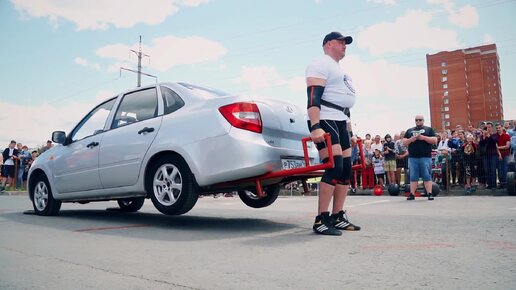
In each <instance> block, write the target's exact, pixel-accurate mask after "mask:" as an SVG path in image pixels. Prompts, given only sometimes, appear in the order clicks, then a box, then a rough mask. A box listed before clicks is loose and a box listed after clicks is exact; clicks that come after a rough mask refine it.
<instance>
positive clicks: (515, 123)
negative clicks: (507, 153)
mask: <svg viewBox="0 0 516 290" xmlns="http://www.w3.org/2000/svg"><path fill="white" fill-rule="evenodd" d="M505 123H506V124H507V127H509V122H505ZM504 127H505V125H504ZM507 127H506V129H505V130H506V131H507V132H506V133H507V134H509V136H510V137H511V138H512V137H514V136H516V120H514V121H512V129H510V128H507Z"/></svg>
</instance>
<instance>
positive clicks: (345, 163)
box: [339, 157, 351, 185]
mask: <svg viewBox="0 0 516 290" xmlns="http://www.w3.org/2000/svg"><path fill="white" fill-rule="evenodd" d="M350 179H351V157H344V158H342V173H341V175H340V178H339V180H340V182H341V183H342V184H344V185H349V183H350V182H349V181H350Z"/></svg>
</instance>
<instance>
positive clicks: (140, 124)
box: [28, 82, 317, 215]
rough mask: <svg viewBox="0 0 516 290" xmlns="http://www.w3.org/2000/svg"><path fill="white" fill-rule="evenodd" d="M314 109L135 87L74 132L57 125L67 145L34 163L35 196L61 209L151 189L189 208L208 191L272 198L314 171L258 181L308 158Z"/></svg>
mask: <svg viewBox="0 0 516 290" xmlns="http://www.w3.org/2000/svg"><path fill="white" fill-rule="evenodd" d="M306 118H307V117H306V113H305V112H304V111H303V110H301V109H300V108H298V107H296V106H294V105H291V104H288V103H285V102H281V101H277V100H253V99H251V98H250V97H244V96H236V95H231V94H228V93H225V92H222V91H219V90H215V89H211V88H206V87H201V86H197V85H192V84H187V83H182V82H178V83H161V84H156V85H152V86H147V87H142V88H137V89H133V90H130V91H127V92H124V93H121V94H119V95H117V96H115V97H113V98H111V99H109V100H107V101H105V102H103V103H101V104H100V105H98V106H97V107H95V108H94V109H93V110H92V111H90V112H89V113H88V114H87V115H86V116H85V117H84V118H82V120H81V121H80V122H79V123H78V124H77V125H76V126H75V128H74V129H73V130H72V131H71V132H70V133H69V134H66V133H65V132H62V131H56V132H54V133H53V134H52V140H53V141H54V142H56V143H58V144H60V145H58V146H54V148H53V149H50V150H48V151H46V152H45V153H43V154H42V155H41V156H40V157H38V158H37V159H36V161H35V162H34V163H33V164H32V166H31V168H30V172H29V177H28V188H29V196H30V199H31V201H32V203H33V206H34V211H35V213H36V214H38V215H56V214H57V213H58V212H59V210H60V207H61V203H62V202H79V203H87V202H90V201H106V200H117V201H118V204H119V206H120V208H121V210H122V211H127V212H132V211H138V210H139V209H140V208H141V207H142V206H143V203H144V201H145V198H150V199H151V200H152V202H153V204H154V206H155V207H156V208H157V209H158V210H159V211H160V212H162V213H164V214H169V215H179V214H184V213H186V212H188V211H189V210H190V209H192V207H193V206H194V205H195V203H196V202H197V199H198V197H199V195H207V194H216V193H220V192H229V191H238V193H239V196H240V198H241V199H242V201H243V202H244V203H245V204H247V205H249V206H251V207H255V208H260V207H265V206H268V205H270V204H272V203H273V202H274V201H275V200H276V198H277V196H278V193H279V190H280V185H281V184H282V183H286V182H291V181H293V180H300V179H306V177H307V176H305V175H302V174H301V175H297V176H286V177H278V178H273V179H266V180H263V181H260V185H262V184H263V192H264V193H265V194H257V190H256V182H255V181H254V180H252V178H254V177H257V176H261V175H264V174H266V173H268V172H273V171H278V170H282V169H288V168H292V167H298V166H303V165H304V161H303V149H302V143H301V139H302V138H303V137H306V136H308V135H309V132H308V128H307V124H306ZM308 152H309V157H310V160H311V161H313V160H314V159H316V158H317V157H316V155H317V151H316V150H315V148H313V146H312V148H310V149H309V150H308ZM249 178H251V179H249ZM258 193H260V191H258Z"/></svg>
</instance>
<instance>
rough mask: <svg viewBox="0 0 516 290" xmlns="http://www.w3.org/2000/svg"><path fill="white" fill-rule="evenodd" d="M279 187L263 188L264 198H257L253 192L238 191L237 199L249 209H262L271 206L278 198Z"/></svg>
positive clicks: (277, 185)
mask: <svg viewBox="0 0 516 290" xmlns="http://www.w3.org/2000/svg"><path fill="white" fill-rule="evenodd" d="M280 189H281V188H280V185H279V184H276V185H269V186H266V187H264V188H263V191H264V192H265V194H266V196H264V197H262V198H259V197H258V196H257V195H256V193H255V192H254V191H250V190H240V191H238V197H240V199H241V200H242V202H243V203H245V204H246V205H247V206H249V207H253V208H262V207H267V206H269V205H271V204H272V203H273V202H274V201H276V199H277V198H278V195H279V192H280Z"/></svg>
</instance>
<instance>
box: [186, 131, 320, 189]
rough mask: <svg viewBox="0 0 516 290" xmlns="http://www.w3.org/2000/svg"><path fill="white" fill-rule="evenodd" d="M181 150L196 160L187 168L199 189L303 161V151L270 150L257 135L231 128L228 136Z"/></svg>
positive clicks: (218, 137)
mask: <svg viewBox="0 0 516 290" xmlns="http://www.w3.org/2000/svg"><path fill="white" fill-rule="evenodd" d="M299 143H300V144H301V140H299ZM300 147H301V146H300ZM184 150H185V151H186V153H187V154H188V155H189V156H196V158H195V160H192V161H191V162H190V163H191V164H190V168H191V170H192V172H193V174H194V175H195V178H196V180H197V183H198V185H199V186H209V185H212V184H217V183H221V182H228V181H234V180H239V179H244V178H249V177H254V176H258V175H262V174H265V173H268V172H271V171H277V170H280V169H281V159H282V158H286V157H288V158H303V150H299V149H293V148H282V147H273V146H270V145H269V144H267V143H266V142H265V141H264V139H263V137H262V136H261V135H260V134H258V133H253V132H248V131H244V130H239V129H234V128H233V129H232V130H231V131H230V133H229V134H225V135H222V136H217V137H213V138H209V139H204V140H203V141H202V142H198V143H192V144H188V145H187V146H186V148H184ZM313 150H314V149H312V150H309V157H310V158H311V159H312V160H314V159H315V158H316V155H317V152H316V151H313Z"/></svg>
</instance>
